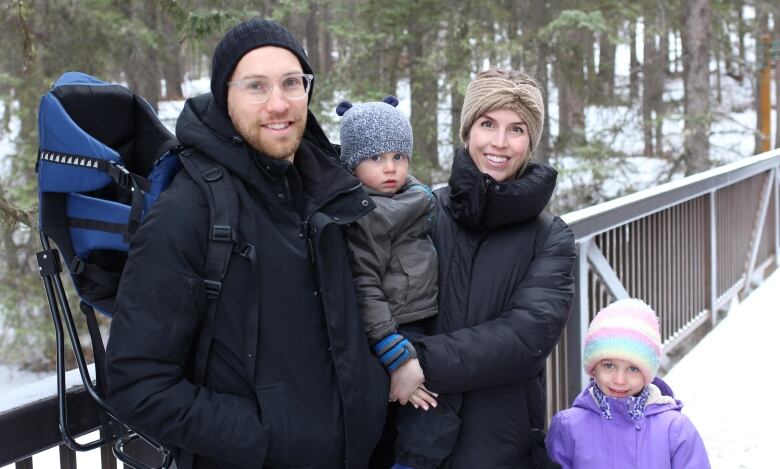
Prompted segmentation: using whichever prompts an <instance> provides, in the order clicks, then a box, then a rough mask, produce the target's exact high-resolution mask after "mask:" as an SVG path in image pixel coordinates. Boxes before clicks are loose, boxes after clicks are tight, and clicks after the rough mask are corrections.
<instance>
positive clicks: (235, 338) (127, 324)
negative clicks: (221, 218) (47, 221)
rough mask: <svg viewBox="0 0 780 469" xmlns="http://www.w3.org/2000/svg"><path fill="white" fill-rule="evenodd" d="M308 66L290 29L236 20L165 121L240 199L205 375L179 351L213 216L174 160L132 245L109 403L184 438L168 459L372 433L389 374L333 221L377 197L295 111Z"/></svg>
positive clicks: (246, 456)
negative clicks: (197, 83)
mask: <svg viewBox="0 0 780 469" xmlns="http://www.w3.org/2000/svg"><path fill="white" fill-rule="evenodd" d="M311 74H312V70H311V67H310V65H309V62H308V59H307V57H306V54H305V52H304V51H303V48H302V47H301V46H300V44H299V43H298V42H297V41H296V40H295V38H293V36H292V35H291V34H290V33H289V32H288V31H287V30H286V29H284V28H283V27H281V26H280V25H278V24H276V23H273V22H271V21H266V20H260V19H253V20H249V21H246V22H244V23H241V24H239V25H237V26H236V27H234V28H233V29H232V30H231V31H229V32H228V33H227V34H226V35H225V37H224V38H223V39H222V40H221V41H220V43H219V44H218V45H217V47H216V50H215V51H214V57H213V63H212V77H211V91H212V93H211V94H206V95H203V96H199V97H196V98H193V99H190V100H188V101H187V103H186V104H185V108H184V110H183V112H182V114H181V116H180V117H179V121H178V123H177V128H176V133H177V137H178V138H179V140H180V142H181V143H182V144H183V145H185V146H186V147H189V148H192V149H194V151H196V152H200V153H201V154H203V155H206V157H207V158H210V159H211V161H213V162H214V163H216V164H217V165H218V167H220V168H222V169H223V170H224V171H226V172H227V173H228V175H229V176H230V179H231V181H232V182H233V185H234V186H235V192H236V196H237V205H238V209H237V212H238V222H239V223H238V226H239V230H238V234H237V236H236V238H237V239H238V241H237V242H236V244H237V245H240V247H241V248H240V249H236V250H235V251H237V252H234V253H233V254H232V257H231V259H230V262H229V264H228V268H227V271H226V274H225V276H224V277H223V278H222V282H221V288H219V289H218V291H219V295H218V297H217V300H216V301H217V303H216V311H215V313H214V321H213V328H212V330H213V338H212V340H211V341H210V347H209V349H210V351H209V353H208V361H207V367H206V371H205V375H204V377H203V379H202V382H199V380H198V378H197V377H193V361H197V358H198V357H197V356H196V355H197V352H198V350H199V347H198V338H199V336H200V334H202V332H203V329H204V324H206V321H205V320H204V317H206V316H207V311H208V303H209V300H208V298H207V288H206V285H205V284H204V273H205V271H206V252H207V245H208V242H209V241H208V240H209V233H210V232H211V231H213V230H211V226H210V223H213V218H212V217H210V214H209V208H208V207H209V205H208V199H207V198H206V196H205V195H204V192H203V191H202V190H201V189H200V188H199V187H198V184H197V183H196V181H194V180H193V178H191V177H190V176H189V175H188V174H187V172H186V171H182V172H180V173H179V175H177V177H176V179H175V180H174V181H173V183H172V184H171V186H170V187H169V188H168V189H167V190H166V191H165V192H164V193H163V195H162V196H161V197H160V199H159V201H158V202H157V203H156V204H155V206H154V207H153V208H152V210H150V213H149V214H148V216H147V217H146V219H145V221H144V223H143V224H142V226H141V227H140V228H139V231H138V232H137V234H136V235H135V236H134V237H133V239H132V242H131V246H130V253H129V259H128V262H127V264H126V267H125V271H124V273H123V278H122V282H121V287H120V291H119V295H118V298H117V313H116V315H115V317H114V320H113V323H112V324H111V334H110V340H109V344H108V381H109V401H110V403H111V405H112V407H113V408H114V410H115V412H116V413H117V414H118V416H119V417H120V418H121V419H122V420H123V421H124V422H125V423H127V424H129V425H130V426H131V427H133V428H136V429H137V430H139V431H141V432H144V433H145V434H148V435H150V436H151V437H153V438H156V439H158V440H159V441H160V442H162V443H163V444H164V445H166V446H171V447H175V448H177V449H180V454H181V455H180V456H179V458H178V459H177V465H178V467H179V468H180V469H185V468H186V467H197V468H217V467H219V468H233V467H235V468H239V467H240V468H250V467H251V468H261V467H296V468H303V467H306V468H315V467H316V468H336V467H347V468H353V467H354V468H359V467H365V466H366V465H367V461H368V458H369V455H370V453H371V450H372V449H373V447H374V445H375V443H376V442H377V440H378V439H379V436H380V433H381V430H382V425H383V422H384V415H385V409H386V406H387V395H388V389H387V386H388V383H387V378H386V377H385V373H384V371H383V370H382V368H381V366H380V365H379V363H378V362H377V360H376V358H375V357H374V356H373V355H372V354H371V352H370V350H369V347H368V343H367V341H366V338H365V334H363V332H362V325H361V323H360V320H359V317H360V316H359V314H358V311H357V305H356V300H355V293H354V287H353V284H352V277H351V274H350V270H349V261H348V258H347V254H346V251H345V243H344V239H343V237H342V230H341V226H342V225H344V224H346V223H351V222H353V221H355V220H356V219H357V218H359V217H361V216H363V215H364V214H365V213H367V212H368V211H369V210H371V209H372V208H373V204H372V203H371V201H370V198H369V197H368V196H367V195H366V194H365V193H364V191H363V190H362V188H361V187H360V185H359V183H358V181H357V180H356V179H355V178H354V177H353V176H352V175H350V174H349V173H348V172H347V171H345V170H343V169H342V168H341V167H340V165H339V164H338V163H337V162H336V159H335V157H336V154H335V152H334V150H333V148H332V146H331V145H330V143H329V142H328V141H327V138H326V137H325V135H324V133H323V132H322V129H321V128H320V127H319V125H318V124H317V122H316V120H315V119H314V116H313V115H312V114H311V113H310V112H309V111H308V109H307V108H308V101H310V100H311V93H312V76H311ZM215 166H216V165H215ZM209 220H212V221H211V222H209ZM213 242H214V241H212V243H213ZM251 251H254V252H253V253H252V252H251ZM209 287H212V288H210V289H209V291H210V293H211V294H212V295H211V296H213V291H214V289H213V285H209Z"/></svg>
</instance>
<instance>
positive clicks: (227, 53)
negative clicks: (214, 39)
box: [211, 18, 314, 114]
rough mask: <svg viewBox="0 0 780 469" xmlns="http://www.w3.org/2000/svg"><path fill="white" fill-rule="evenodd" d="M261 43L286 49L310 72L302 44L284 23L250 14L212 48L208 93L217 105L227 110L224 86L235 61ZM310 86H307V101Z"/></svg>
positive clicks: (235, 63) (305, 71) (304, 69)
mask: <svg viewBox="0 0 780 469" xmlns="http://www.w3.org/2000/svg"><path fill="white" fill-rule="evenodd" d="M263 46H276V47H281V48H283V49H287V50H289V51H290V52H292V53H293V54H295V56H296V57H298V60H299V61H300V62H301V68H303V73H313V72H312V69H311V65H309V59H308V57H306V52H305V51H304V50H303V47H301V45H300V44H299V43H298V41H296V40H295V38H294V37H293V35H292V34H291V33H290V31H287V30H286V29H285V28H284V26H282V25H280V24H278V23H274V22H273V21H271V20H265V19H261V18H252V19H251V20H247V21H244V22H243V23H239V24H237V25H236V26H234V27H233V29H231V30H230V31H228V32H227V34H225V37H223V38H222V40H221V41H219V44H217V47H216V48H215V49H214V57H213V58H212V60H211V94H212V95H213V96H214V102H215V103H216V104H217V107H218V108H219V109H220V110H222V111H223V112H224V113H225V114H227V87H226V85H225V83H227V81H228V80H229V79H230V76H231V75H232V74H233V70H235V68H236V65H238V62H239V61H240V60H241V58H242V57H244V55H246V54H247V53H248V52H250V51H253V50H254V49H257V48H258V47H263ZM313 90H314V86H313V83H312V87H310V88H309V101H311V94H312V91H313Z"/></svg>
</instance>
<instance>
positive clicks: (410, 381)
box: [390, 358, 425, 405]
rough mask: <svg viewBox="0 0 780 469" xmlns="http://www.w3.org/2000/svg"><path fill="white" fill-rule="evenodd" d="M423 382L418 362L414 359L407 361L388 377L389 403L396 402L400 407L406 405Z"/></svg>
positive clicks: (423, 378)
mask: <svg viewBox="0 0 780 469" xmlns="http://www.w3.org/2000/svg"><path fill="white" fill-rule="evenodd" d="M423 382H425V375H423V370H422V367H421V366H420V361H419V360H417V359H416V358H412V359H409V361H407V362H406V363H404V364H403V365H401V366H399V367H398V368H396V370H395V371H393V373H392V374H391V375H390V402H395V401H398V402H400V403H401V405H406V403H407V402H409V398H410V397H411V396H412V394H414V392H415V391H416V390H417V388H419V387H420V386H422V384H423Z"/></svg>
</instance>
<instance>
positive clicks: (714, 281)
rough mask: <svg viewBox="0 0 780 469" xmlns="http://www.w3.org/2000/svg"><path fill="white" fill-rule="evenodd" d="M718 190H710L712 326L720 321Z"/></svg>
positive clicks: (708, 296)
mask: <svg viewBox="0 0 780 469" xmlns="http://www.w3.org/2000/svg"><path fill="white" fill-rule="evenodd" d="M717 194H718V191H717V190H714V191H712V192H710V195H709V197H708V198H707V199H708V200H709V205H710V207H709V208H710V210H709V215H710V216H709V228H710V235H709V236H708V237H707V240H708V242H709V248H710V249H709V269H707V271H708V272H709V282H707V290H708V291H707V302H708V303H709V308H710V322H711V323H712V326H715V323H716V322H717V321H718V205H717Z"/></svg>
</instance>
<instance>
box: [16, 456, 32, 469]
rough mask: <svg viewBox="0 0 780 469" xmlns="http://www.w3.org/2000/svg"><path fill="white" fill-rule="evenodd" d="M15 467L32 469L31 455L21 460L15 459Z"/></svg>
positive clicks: (17, 468)
mask: <svg viewBox="0 0 780 469" xmlns="http://www.w3.org/2000/svg"><path fill="white" fill-rule="evenodd" d="M16 469H33V465H32V456H30V457H29V458H26V459H22V460H21V461H17V463H16Z"/></svg>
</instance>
